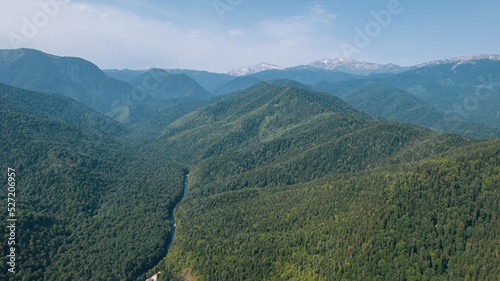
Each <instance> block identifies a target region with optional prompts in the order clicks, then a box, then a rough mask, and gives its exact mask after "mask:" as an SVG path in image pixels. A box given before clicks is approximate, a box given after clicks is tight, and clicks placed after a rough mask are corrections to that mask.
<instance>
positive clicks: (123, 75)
mask: <svg viewBox="0 0 500 281" xmlns="http://www.w3.org/2000/svg"><path fill="white" fill-rule="evenodd" d="M162 70H163V71H166V72H168V73H170V74H185V75H187V76H189V77H191V78H192V79H193V80H194V81H196V83H198V84H200V86H202V87H203V88H204V89H206V90H207V91H209V92H213V91H215V90H217V89H218V88H220V87H222V86H223V85H224V84H226V83H227V82H229V81H231V80H233V79H234V78H235V77H234V76H231V75H228V74H222V73H213V72H208V71H198V70H189V69H162ZM103 71H104V73H106V75H108V76H109V77H113V78H116V79H119V80H122V81H125V82H127V83H133V82H134V80H136V79H137V77H139V75H141V74H144V72H146V71H148V70H129V69H123V70H117V69H105V70H103Z"/></svg>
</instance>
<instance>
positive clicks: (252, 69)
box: [228, 62, 285, 76]
mask: <svg viewBox="0 0 500 281" xmlns="http://www.w3.org/2000/svg"><path fill="white" fill-rule="evenodd" d="M271 69H285V67H282V66H278V65H275V64H270V63H267V62H261V63H259V64H256V65H253V66H247V67H242V68H237V69H233V70H231V71H230V72H229V73H228V74H229V75H231V76H246V75H251V74H255V73H259V72H262V71H265V70H271Z"/></svg>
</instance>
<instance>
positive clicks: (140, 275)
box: [133, 174, 189, 280]
mask: <svg viewBox="0 0 500 281" xmlns="http://www.w3.org/2000/svg"><path fill="white" fill-rule="evenodd" d="M188 177H189V174H187V175H186V178H185V179H184V193H183V194H182V196H181V199H180V200H179V202H177V204H176V205H175V206H174V208H172V210H170V212H169V216H170V229H171V234H170V242H168V245H167V250H166V252H165V256H167V254H168V250H170V246H172V242H174V238H175V218H174V209H175V207H177V205H178V204H179V203H180V202H181V201H182V199H183V198H184V196H186V194H187V188H188ZM146 273H147V271H146V272H143V273H141V274H139V275H137V277H133V278H134V279H133V280H135V279H138V278H143V277H144V275H146Z"/></svg>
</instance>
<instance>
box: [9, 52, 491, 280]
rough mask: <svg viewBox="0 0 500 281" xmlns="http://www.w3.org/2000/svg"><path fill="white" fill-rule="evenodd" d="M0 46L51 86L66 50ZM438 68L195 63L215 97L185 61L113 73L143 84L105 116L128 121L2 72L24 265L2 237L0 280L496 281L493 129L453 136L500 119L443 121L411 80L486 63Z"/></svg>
mask: <svg viewBox="0 0 500 281" xmlns="http://www.w3.org/2000/svg"><path fill="white" fill-rule="evenodd" d="M13 54H18V56H19V57H16V56H12V55H13ZM33 54H35V55H33ZM42 54H43V53H42ZM31 55H33V59H34V60H35V62H31V60H29V59H28V57H29V56H31ZM25 56H27V57H25ZM7 57H8V58H9V59H11V60H13V62H9V61H5V62H1V63H0V69H7V68H6V67H4V66H5V65H7V66H9V67H10V66H12V65H14V62H15V63H19V62H23V63H25V64H18V67H19V69H17V70H16V71H18V73H21V72H23V71H26V73H28V72H29V71H28V70H26V68H27V65H36V64H40V65H44V64H47V70H48V73H47V74H46V75H47V77H49V76H50V77H52V75H54V76H53V77H52V78H50V77H49V78H50V79H52V80H50V79H49V80H47V81H48V82H47V83H50V82H51V81H56V79H59V78H60V77H61V76H60V74H57V73H56V74H57V75H56V74H50V73H51V72H50V70H51V69H52V68H51V65H54V64H55V65H57V63H56V62H58V61H60V60H63V58H58V57H52V56H50V55H41V57H42V58H45V59H44V61H38V62H36V59H39V58H40V53H37V52H36V51H31V50H27V51H26V52H25V53H23V52H22V50H18V51H17V52H14V53H10V54H7V55H6V54H5V52H4V51H2V59H3V60H6V58H7ZM66 59H68V58H64V60H66ZM470 61H474V60H470ZM449 63H452V64H453V65H454V68H453V70H452V72H453V71H456V72H457V74H460V73H463V75H464V76H463V77H461V80H460V79H459V78H458V77H460V75H459V76H458V77H455V76H453V75H452V74H451V73H450V72H449V71H448V70H447V69H449V68H450V65H449V64H448V63H441V64H437V65H436V64H432V65H425V66H422V67H421V68H419V69H418V70H417V69H414V70H411V71H413V72H411V71H410V72H405V73H401V74H396V75H393V76H391V77H383V78H380V77H379V78H374V77H364V78H363V77H358V76H353V75H350V74H345V73H339V72H334V71H329V70H318V68H313V67H311V66H306V67H299V68H296V69H291V70H290V69H289V70H276V71H280V72H281V73H285V74H286V75H285V77H281V76H280V75H276V73H277V72H276V71H273V70H270V71H264V72H259V73H257V74H256V75H255V76H246V77H241V78H237V79H236V80H233V81H230V80H232V79H234V77H231V76H225V75H220V76H218V75H217V74H213V73H208V72H206V73H205V72H198V71H192V72H190V73H191V74H193V75H194V74H196V75H199V76H198V79H201V78H203V79H202V80H205V83H206V84H211V85H212V87H214V88H212V89H211V90H210V91H212V92H213V91H214V90H215V89H224V92H225V93H227V92H229V91H232V90H237V91H235V92H233V93H227V94H223V95H218V96H214V97H210V98H208V95H207V93H208V92H206V91H203V90H200V89H203V88H206V87H205V85H203V84H202V83H200V82H199V81H198V80H197V79H196V78H194V77H192V76H190V74H188V73H187V72H186V71H185V70H176V71H179V73H173V72H170V70H157V69H151V70H149V72H148V71H130V70H126V71H111V72H113V74H112V75H113V76H114V77H121V78H120V79H124V80H127V81H128V83H132V84H134V85H135V86H137V87H134V86H132V85H129V84H127V83H126V82H120V85H123V84H121V83H125V85H128V86H129V87H132V88H131V89H133V90H134V91H136V90H137V89H138V88H141V87H142V88H144V89H145V91H146V92H148V91H149V92H150V94H148V95H147V96H143V97H147V98H145V99H141V100H138V99H133V98H132V96H129V97H128V98H127V97H125V99H124V100H120V101H119V102H118V103H117V104H115V107H114V108H112V110H111V111H106V112H107V115H109V116H111V117H113V118H114V119H115V120H120V121H121V122H122V123H118V122H116V121H114V120H113V119H111V118H109V117H106V116H105V115H102V114H101V113H98V112H96V111H94V110H92V109H90V108H88V107H87V106H85V105H84V104H82V103H80V102H78V100H76V101H75V100H74V99H72V98H68V97H65V96H62V95H60V94H57V93H40V92H35V91H29V90H24V89H20V88H16V87H12V86H7V85H3V84H0V119H1V122H0V132H1V135H0V157H1V159H2V163H1V164H0V166H1V170H2V171H6V170H7V168H13V169H15V170H16V183H17V189H16V210H17V211H16V213H17V217H18V219H19V220H18V222H17V227H18V228H17V229H18V230H19V231H18V232H17V239H18V240H17V244H16V251H17V260H16V263H17V269H18V274H17V275H15V276H14V275H9V274H8V271H7V266H8V265H7V263H6V262H7V258H8V257H7V254H8V252H9V250H10V249H8V247H9V245H7V243H2V244H1V245H0V252H1V256H0V278H1V279H2V280H18V279H19V278H17V277H19V276H22V278H23V280H50V281H53V280H54V281H58V280H145V279H146V278H145V276H147V277H149V276H150V275H152V274H153V272H158V271H161V273H160V274H159V275H158V280H193V278H194V280H497V279H498V278H499V277H500V221H499V216H500V189H499V187H500V141H499V139H493V140H478V139H471V138H468V137H465V136H463V135H468V136H472V137H477V138H479V137H484V135H487V134H490V135H488V136H489V137H495V136H498V135H496V134H498V130H497V129H496V128H494V127H492V126H487V125H484V124H483V125H477V124H473V123H470V122H465V121H463V120H460V119H446V117H447V115H445V114H444V112H443V110H442V108H437V107H436V104H434V105H433V104H431V103H430V102H429V101H428V100H426V97H427V98H429V99H430V97H431V96H432V95H436V93H438V92H436V91H434V90H435V88H433V85H435V84H434V83H435V82H428V84H426V83H427V82H425V83H424V82H423V81H424V80H427V81H430V80H431V79H434V81H437V80H436V79H445V78H446V77H451V78H450V79H452V80H451V82H450V83H449V84H447V86H446V87H445V86H443V85H444V84H443V83H441V84H439V83H438V84H439V85H441V86H442V87H444V88H439V89H446V91H448V92H446V91H444V92H443V93H444V95H443V98H444V99H448V100H447V101H448V102H451V101H452V99H451V98H452V97H453V98H455V100H457V99H456V98H457V97H458V96H457V97H455V96H453V95H454V94H457V93H458V92H453V94H450V93H451V89H455V90H456V91H458V89H466V88H469V89H472V90H475V89H481V90H482V91H481V93H487V92H489V91H490V90H492V91H493V90H494V91H496V90H497V86H496V85H495V84H494V77H496V76H495V75H496V72H495V71H496V69H497V66H496V64H494V63H493V62H485V61H477V62H474V63H472V64H469V63H467V64H466V63H463V64H458V63H457V62H455V61H453V62H449ZM23 65H25V66H23ZM440 67H442V68H440ZM92 69H93V68H92ZM5 71H7V70H5ZM183 71H185V72H186V73H184V72H183ZM283 71H284V72H283ZM287 71H288V72H287ZM419 71H421V72H419ZM474 71H477V74H478V75H485V73H488V72H491V73H492V79H493V80H492V81H493V84H491V83H490V85H492V87H488V86H487V85H483V87H481V86H480V85H479V86H478V85H477V84H474V83H475V82H474V81H473V80H474V79H472V78H470V79H469V78H466V77H465V76H467V75H471V73H475V72H474ZM5 73H7V72H5ZM68 73H70V71H68ZM78 73H79V74H81V75H83V76H85V75H84V73H85V72H78ZM109 73H110V72H109ZM183 73H184V74H183ZM429 73H430V74H429ZM465 73H468V74H465ZM7 74H8V73H7ZM7 74H6V75H7ZM316 74H317V76H316ZM8 75H11V74H8ZM36 75H41V74H40V73H37V74H36ZM103 75H104V74H103ZM258 75H262V77H260V78H259V77H258ZM405 75H408V76H405ZM11 76H12V75H11ZM12 77H13V76H12ZM89 77H90V76H89ZM92 77H93V78H92V79H94V78H95V77H94V76H92ZM210 77H212V78H214V80H213V81H212V82H210V81H209V80H210ZM228 77H229V79H227V78H228ZM273 77H274V78H295V79H296V80H289V79H275V80H269V79H273ZM436 77H437V78H436ZM261 78H262V79H261ZM351 78H352V79H351ZM15 79H18V80H22V79H23V78H22V77H16V78H15ZM79 79H80V78H79ZM81 79H83V78H81ZM81 79H80V80H78V79H77V80H78V81H83V80H84V79H83V80H81ZM89 79H90V78H89ZM106 79H112V78H106ZM226 79H227V80H226ZM329 79H330V80H329ZM349 79H350V80H349ZM446 79H448V78H446ZM467 79H468V80H467ZM260 80H266V81H267V80H269V81H268V82H259V81H260ZM323 80H324V81H323ZM459 80H460V81H459ZM34 81H35V80H34ZM64 81H65V80H64V79H63V80H62V82H64ZM113 81H115V80H114V79H113ZM301 82H302V83H305V82H307V83H308V84H302V83H301ZM226 83H227V84H226ZM254 83H257V84H255V85H253V84H254ZM436 83H437V82H436ZM62 85H64V83H63V84H62ZM215 85H217V87H215ZM224 85H225V86H224ZM248 85H252V86H250V87H248V88H245V89H243V88H244V87H246V86H248ZM453 85H455V86H453ZM420 86H422V87H423V88H424V92H425V93H424V94H421V95H417V94H416V92H414V91H412V90H414V89H417V88H420ZM231 87H232V89H230V88H231ZM173 89H176V93H175V94H172V91H173ZM207 89H208V88H207ZM198 90H200V92H197V91H198ZM316 90H317V91H316ZM88 91H90V90H88ZM139 91H141V90H139ZM221 91H222V90H221ZM431 91H434V92H432V93H431ZM53 92H54V91H53ZM110 93H111V94H112V93H113V92H110ZM141 93H142V91H141ZM221 93H222V92H221ZM332 93H333V94H332ZM134 94H135V95H137V94H138V92H134ZM461 95H462V96H461V97H464V94H461ZM190 97H193V98H192V99H190ZM102 98H104V99H106V98H107V96H106V95H104V94H103V97H102ZM488 98H490V99H488V100H481V101H482V102H486V101H488V102H491V103H492V104H494V103H495V102H496V100H495V98H494V95H493V94H492V95H491V96H489V97H488ZM459 100H460V98H458V101H459ZM438 102H440V101H438ZM481 106H482V105H481ZM478 110H479V109H478ZM490 113H491V112H490ZM490 113H484V114H486V115H483V116H489V115H487V114H490ZM478 116H479V113H478V114H477V116H476V117H478ZM478 118H479V117H478ZM387 119H395V120H400V121H405V122H409V123H417V124H421V125H424V126H426V127H429V128H425V127H421V126H419V125H415V124H407V123H401V122H397V121H388V120H387ZM454 122H461V123H454ZM490 123H491V122H490ZM457 124H458V125H457ZM446 126H448V128H445V127H446ZM430 128H432V129H434V130H442V131H448V130H449V131H455V132H458V133H460V134H461V135H457V134H452V133H436V132H435V131H433V130H431V129H430ZM474 133H478V134H481V135H474ZM187 174H189V180H188V183H189V186H188V193H187V194H186V196H184V198H183V197H182V194H183V188H184V181H185V179H186V175H187ZM3 183H4V186H6V185H7V178H6V177H4V180H3ZM181 198H183V199H182V201H181ZM0 200H4V201H7V195H6V193H5V192H4V193H1V194H0ZM174 208H175V209H174ZM172 210H174V215H175V220H176V229H175V239H174V241H173V243H172V247H171V248H170V249H169V250H168V255H167V254H166V251H167V248H168V244H169V242H171V238H170V234H171V230H172V229H171V223H170V219H171V217H170V215H169V214H170V211H172ZM3 213H4V217H6V216H7V210H6V208H5V209H4V211H3ZM6 224H7V221H6V220H2V221H0V235H1V236H2V237H4V238H8V237H9V235H10V234H9V233H7V231H8V229H7V227H6ZM143 273H145V274H143ZM16 278H17V279H16Z"/></svg>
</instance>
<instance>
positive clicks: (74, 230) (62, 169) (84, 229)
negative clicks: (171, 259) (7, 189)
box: [0, 86, 184, 280]
mask: <svg viewBox="0 0 500 281" xmlns="http://www.w3.org/2000/svg"><path fill="white" fill-rule="evenodd" d="M0 91H1V96H2V100H1V101H0V117H1V122H0V132H2V133H1V136H0V158H1V159H2V163H1V164H0V168H1V170H2V171H4V172H5V173H6V171H7V169H8V168H12V169H14V170H15V171H16V183H17V188H16V215H17V219H18V224H17V228H16V229H17V230H16V234H17V236H16V239H17V240H16V251H17V252H16V254H17V259H16V269H17V274H16V275H12V274H11V273H9V272H8V271H7V266H8V265H7V259H8V258H7V254H8V252H9V247H10V246H9V245H8V244H7V243H2V244H1V245H0V252H1V256H2V257H1V258H0V276H1V279H2V280H19V279H18V277H19V276H22V278H23V279H25V280H102V279H105V280H125V279H128V278H131V277H132V276H134V275H137V274H138V273H140V272H142V271H145V270H147V269H148V268H149V267H151V266H152V265H153V264H155V263H156V262H158V261H159V260H160V259H161V258H162V257H163V256H164V255H165V249H166V247H167V243H168V237H169V234H170V224H169V221H168V220H169V217H168V210H169V209H171V208H173V206H174V204H175V203H176V201H178V200H179V198H180V197H179V196H180V195H181V194H182V182H183V178H184V171H183V170H182V169H181V168H178V166H176V165H174V164H172V163H171V162H170V161H168V160H166V159H165V158H164V157H162V155H161V154H158V153H153V152H148V151H147V150H140V149H135V150H132V149H130V147H129V146H128V145H124V144H121V143H120V142H118V141H117V140H118V139H116V138H117V137H122V136H123V133H122V134H119V135H113V136H112V137H110V136H106V135H103V134H96V133H94V132H101V131H102V129H103V127H102V123H101V121H102V122H105V123H104V124H105V125H106V127H105V128H114V127H118V125H116V124H115V123H114V122H112V121H110V120H109V119H108V118H106V117H104V116H100V115H99V114H97V113H95V112H93V111H92V110H90V109H85V108H84V107H83V106H82V105H79V104H77V103H76V102H74V101H72V100H70V99H68V98H64V97H61V96H57V95H55V94H41V93H34V92H29V91H25V90H21V89H15V88H12V87H7V86H2V87H0ZM44 99H46V100H45V101H44ZM50 105H52V107H50ZM49 108H52V110H57V111H58V112H51V111H50V110H48V109H49ZM65 110H66V111H65ZM80 114H82V115H81V116H80V117H81V120H77V118H78V116H79V115H80ZM5 175H6V174H5ZM2 184H3V185H4V186H6V185H7V177H3V180H2ZM0 199H1V200H2V201H5V202H7V193H4V192H2V193H1V195H0ZM2 214H3V218H5V217H7V208H5V209H3V210H2ZM0 224H1V225H0V229H1V230H0V236H1V237H3V238H6V237H8V236H9V233H8V232H7V231H8V229H7V227H6V224H7V221H6V220H2V221H1V222H0ZM138 237H141V239H138ZM3 241H6V240H3Z"/></svg>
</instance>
